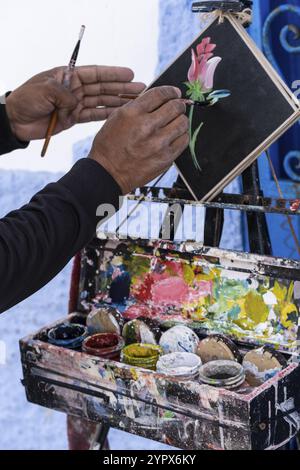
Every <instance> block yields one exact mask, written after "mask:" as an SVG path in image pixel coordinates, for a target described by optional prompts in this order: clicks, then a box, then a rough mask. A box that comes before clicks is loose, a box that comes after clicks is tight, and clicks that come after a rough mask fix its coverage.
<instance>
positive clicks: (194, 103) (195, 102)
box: [118, 93, 211, 107]
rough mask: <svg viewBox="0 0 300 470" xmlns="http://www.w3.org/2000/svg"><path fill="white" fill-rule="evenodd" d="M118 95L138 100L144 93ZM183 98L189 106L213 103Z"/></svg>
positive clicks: (126, 98) (203, 105)
mask: <svg viewBox="0 0 300 470" xmlns="http://www.w3.org/2000/svg"><path fill="white" fill-rule="evenodd" d="M118 96H119V98H122V99H125V100H136V99H137V98H139V97H140V96H142V95H130V94H125V93H121V94H119V95H118ZM181 99H182V101H183V102H184V103H185V104H187V105H188V106H202V107H205V106H210V105H211V103H210V101H194V100H189V99H186V98H181Z"/></svg>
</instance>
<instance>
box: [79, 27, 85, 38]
mask: <svg viewBox="0 0 300 470" xmlns="http://www.w3.org/2000/svg"><path fill="white" fill-rule="evenodd" d="M84 32H85V26H84V25H82V26H81V28H80V33H79V41H81V40H82V38H83V35H84Z"/></svg>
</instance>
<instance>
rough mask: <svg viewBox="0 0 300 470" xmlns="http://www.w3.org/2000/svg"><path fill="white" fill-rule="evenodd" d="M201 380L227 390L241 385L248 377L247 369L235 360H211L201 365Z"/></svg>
mask: <svg viewBox="0 0 300 470" xmlns="http://www.w3.org/2000/svg"><path fill="white" fill-rule="evenodd" d="M199 379H200V382H202V383H203V384H206V385H211V386H212V387H219V388H226V389H227V390H231V389H235V388H238V387H240V386H241V385H242V384H243V383H244V382H245V379H246V376H245V370H244V368H243V366H241V364H239V363H238V362H235V361H211V362H207V363H206V364H204V365H203V366H202V367H200V371H199Z"/></svg>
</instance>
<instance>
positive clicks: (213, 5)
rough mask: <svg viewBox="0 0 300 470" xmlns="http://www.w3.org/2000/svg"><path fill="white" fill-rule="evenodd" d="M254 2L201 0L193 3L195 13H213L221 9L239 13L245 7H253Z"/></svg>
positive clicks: (244, 0) (245, 0) (247, 0)
mask: <svg viewBox="0 0 300 470" xmlns="http://www.w3.org/2000/svg"><path fill="white" fill-rule="evenodd" d="M252 5H253V2H252V1H250V0H200V1H199V2H195V3H193V5H192V12H193V13H211V12H213V11H215V10H221V11H222V12H228V13H239V12H241V11H243V10H245V8H251V7H252Z"/></svg>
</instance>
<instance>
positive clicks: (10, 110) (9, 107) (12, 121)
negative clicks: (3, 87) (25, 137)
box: [5, 93, 22, 141]
mask: <svg viewBox="0 0 300 470" xmlns="http://www.w3.org/2000/svg"><path fill="white" fill-rule="evenodd" d="M5 109H6V114H7V118H8V121H9V125H10V128H11V132H12V134H13V135H14V136H15V137H16V138H17V139H18V140H20V141H22V139H21V138H20V137H19V136H18V132H17V125H16V118H15V112H14V106H13V100H12V98H11V94H10V93H8V94H6V102H5Z"/></svg>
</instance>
